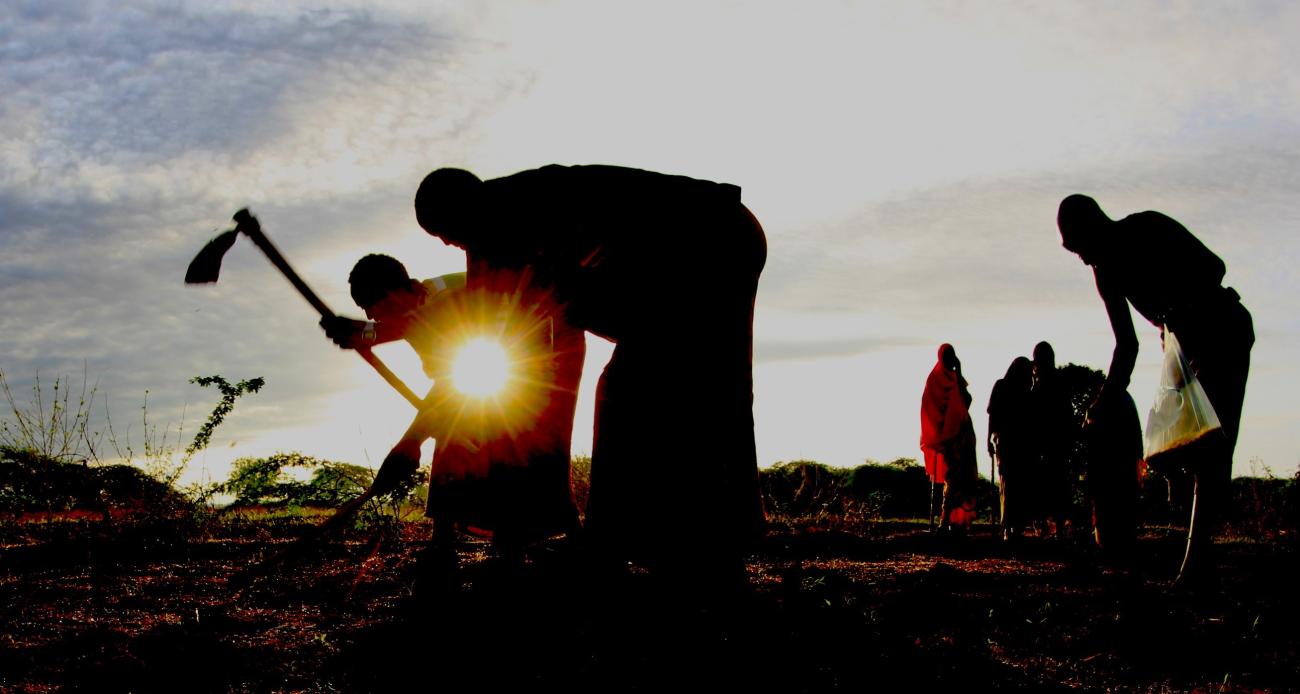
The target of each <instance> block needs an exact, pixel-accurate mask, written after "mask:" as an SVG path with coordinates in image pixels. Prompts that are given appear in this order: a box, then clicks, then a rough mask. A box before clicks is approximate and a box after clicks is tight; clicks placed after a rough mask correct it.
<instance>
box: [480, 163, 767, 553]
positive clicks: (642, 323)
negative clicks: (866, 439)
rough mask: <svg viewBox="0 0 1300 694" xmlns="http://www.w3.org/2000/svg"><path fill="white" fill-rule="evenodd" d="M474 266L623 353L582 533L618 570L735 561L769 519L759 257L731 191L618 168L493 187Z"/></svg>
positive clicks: (602, 409) (597, 448)
mask: <svg viewBox="0 0 1300 694" xmlns="http://www.w3.org/2000/svg"><path fill="white" fill-rule="evenodd" d="M484 185H485V187H486V194H485V195H486V207H487V212H486V214H487V216H488V219H489V221H488V227H489V230H488V231H487V232H484V233H480V234H476V235H475V238H474V239H471V240H469V241H467V242H466V247H467V250H468V252H469V253H470V254H471V256H472V257H476V258H481V259H483V260H485V261H486V262H489V263H492V264H493V265H507V266H516V267H527V268H530V269H531V270H532V271H533V272H535V275H536V278H537V281H538V282H539V283H541V284H544V285H545V286H548V287H550V288H552V289H553V290H554V297H555V299H556V301H557V303H558V304H559V306H560V309H561V310H562V311H563V313H564V315H565V316H566V317H567V319H568V320H569V322H570V323H571V324H572V325H574V326H575V327H577V328H580V329H584V330H588V331H591V332H593V333H595V334H597V335H599V336H601V337H605V338H607V339H609V340H611V341H613V342H615V343H616V346H615V348H614V353H613V356H612V357H611V358H610V361H609V364H608V365H607V366H606V367H605V370H604V372H603V373H602V375H601V377H600V382H599V385H598V389H597V402H596V413H595V440H594V442H593V445H592V472H591V494H590V501H589V503H588V508H587V514H586V526H587V529H588V531H589V532H590V535H591V537H592V538H593V539H594V541H595V542H596V545H597V546H598V547H600V548H602V549H603V550H604V551H606V552H608V553H609V554H614V555H619V556H620V557H622V558H633V557H637V558H645V559H648V560H651V561H652V562H667V563H677V564H679V565H682V566H685V565H687V564H690V563H691V562H698V561H724V562H731V561H736V560H738V558H739V556H740V552H742V551H743V548H744V547H746V546H747V545H748V543H749V542H750V541H752V540H754V539H756V536H757V533H758V531H759V529H760V527H761V523H762V519H763V515H762V506H761V501H760V497H759V494H758V484H757V478H758V465H757V454H756V452H755V444H754V420H753V375H752V362H753V317H754V297H755V294H756V292H757V289H758V278H759V274H760V272H761V271H762V268H763V265H764V263H765V260H766V257H767V243H766V239H765V237H764V234H763V230H762V227H760V226H759V224H758V221H757V220H756V219H755V218H754V216H753V215H752V214H751V213H750V212H749V210H747V209H746V208H745V207H744V206H743V205H742V204H741V202H740V189H739V188H737V187H735V186H731V185H726V184H718V183H712V182H709V181H700V180H695V179H691V178H686V177H683V176H668V175H664V174H658V173H653V172H649V171H641V170H638V169H627V168H621V167H613V166H546V167H542V168H540V169H536V170H531V171H524V172H521V173H517V174H514V175H512V176H506V177H504V178H498V179H493V180H489V181H486V182H485V183H484Z"/></svg>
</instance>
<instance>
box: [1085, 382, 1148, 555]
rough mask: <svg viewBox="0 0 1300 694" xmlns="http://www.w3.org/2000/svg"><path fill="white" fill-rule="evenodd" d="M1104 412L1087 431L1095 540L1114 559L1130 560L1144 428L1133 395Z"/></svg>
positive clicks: (1092, 417)
mask: <svg viewBox="0 0 1300 694" xmlns="http://www.w3.org/2000/svg"><path fill="white" fill-rule="evenodd" d="M1112 403H1113V404H1112V406H1111V407H1110V408H1109V409H1107V410H1104V411H1096V408H1094V411H1092V412H1090V413H1089V422H1088V425H1087V427H1086V428H1085V430H1084V445H1085V447H1086V449H1087V458H1088V498H1089V499H1090V501H1091V504H1092V529H1093V539H1094V540H1096V542H1097V546H1098V547H1100V548H1101V549H1102V551H1103V552H1105V553H1107V554H1108V555H1110V556H1111V557H1114V558H1128V555H1129V552H1130V551H1131V550H1132V548H1133V542H1134V539H1135V538H1136V534H1137V498H1138V466H1139V464H1140V463H1141V461H1142V424H1141V422H1140V421H1139V420H1138V413H1137V406H1136V405H1134V403H1133V398H1131V397H1129V394H1128V393H1124V395H1123V397H1122V398H1120V399H1117V400H1115V401H1112Z"/></svg>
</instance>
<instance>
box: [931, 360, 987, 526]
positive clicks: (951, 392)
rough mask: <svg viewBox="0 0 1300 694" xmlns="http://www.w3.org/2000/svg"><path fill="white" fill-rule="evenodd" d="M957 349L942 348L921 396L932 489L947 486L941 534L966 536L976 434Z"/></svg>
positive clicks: (971, 508)
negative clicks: (963, 533)
mask: <svg viewBox="0 0 1300 694" xmlns="http://www.w3.org/2000/svg"><path fill="white" fill-rule="evenodd" d="M966 386H967V383H966V379H965V378H963V377H962V375H961V361H959V360H958V359H957V351H956V350H954V349H953V346H952V345H950V344H947V343H944V344H942V345H940V346H939V359H938V361H937V362H936V363H935V365H934V368H933V369H931V370H930V375H929V377H927V378H926V380H925V391H924V393H923V394H922V396H921V451H922V452H923V453H924V454H925V473H926V475H927V476H928V477H929V478H930V481H931V483H932V484H942V485H943V505H942V509H941V511H940V518H941V520H940V526H939V530H940V532H944V533H947V532H964V531H965V530H967V529H968V528H969V527H970V522H971V521H972V520H973V519H974V517H975V495H974V493H975V480H976V477H977V475H976V471H975V428H974V425H973V424H972V423H971V417H970V404H971V395H970V391H968V390H967V388H966Z"/></svg>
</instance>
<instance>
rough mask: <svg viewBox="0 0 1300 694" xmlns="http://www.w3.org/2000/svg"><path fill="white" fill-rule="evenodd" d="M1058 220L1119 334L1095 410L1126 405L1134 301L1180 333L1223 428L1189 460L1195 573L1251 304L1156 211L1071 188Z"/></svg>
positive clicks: (1191, 568) (1236, 403)
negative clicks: (1119, 209)
mask: <svg viewBox="0 0 1300 694" xmlns="http://www.w3.org/2000/svg"><path fill="white" fill-rule="evenodd" d="M1056 221H1057V226H1058V227H1059V229H1060V232H1061V241H1062V245H1063V246H1064V247H1065V249H1066V250H1068V251H1070V252H1072V253H1074V254H1076V255H1078V256H1079V258H1080V259H1081V260H1082V261H1083V262H1084V263H1085V264H1087V265H1089V266H1091V267H1092V270H1093V275H1094V277H1095V279H1096V282H1097V293H1098V294H1099V295H1100V296H1101V300H1102V303H1103V304H1105V306H1106V314H1107V316H1109V318H1110V324H1111V328H1112V329H1113V331H1114V333H1115V352H1114V355H1113V356H1112V358H1111V363H1110V368H1109V369H1108V370H1107V372H1106V381H1105V383H1104V384H1103V386H1102V389H1101V393H1100V394H1099V395H1098V397H1097V401H1096V403H1095V404H1094V405H1093V408H1099V407H1100V408H1117V409H1118V408H1122V406H1123V402H1122V400H1123V398H1122V395H1123V393H1125V392H1126V390H1127V388H1128V385H1129V379H1130V378H1131V376H1132V374H1133V366H1134V364H1135V363H1136V360H1137V352H1138V340H1137V334H1136V332H1135V331H1134V328H1133V317H1132V315H1131V314H1130V313H1129V305H1130V304H1131V305H1132V306H1133V308H1134V309H1136V310H1137V312H1138V313H1140V314H1142V317H1143V318H1146V319H1147V320H1148V321H1150V322H1151V324H1152V325H1155V326H1157V327H1164V328H1165V329H1168V330H1169V331H1170V332H1172V333H1173V334H1174V335H1176V336H1177V337H1178V340H1179V342H1180V343H1181V344H1182V346H1183V350H1184V352H1185V354H1186V356H1187V358H1188V360H1189V361H1190V363H1191V367H1192V370H1193V371H1194V372H1195V374H1196V376H1197V378H1199V379H1200V381H1201V384H1202V385H1203V386H1204V388H1205V392H1206V395H1207V396H1209V399H1210V402H1211V404H1212V405H1213V406H1214V410H1215V412H1216V413H1217V414H1218V416H1219V421H1220V422H1221V423H1222V425H1223V433H1224V436H1222V437H1217V440H1215V441H1213V442H1211V443H1210V444H1209V445H1207V446H1206V447H1205V448H1202V449H1201V452H1200V453H1201V454H1200V455H1199V456H1197V457H1196V458H1195V459H1191V460H1186V461H1185V463H1186V465H1187V466H1188V468H1189V471H1190V472H1191V474H1192V476H1193V479H1194V483H1195V492H1194V500H1193V502H1192V514H1191V520H1190V523H1189V528H1188V533H1187V551H1186V554H1185V555H1184V557H1183V564H1182V567H1181V569H1180V571H1179V579H1180V580H1185V579H1187V578H1189V577H1195V576H1196V575H1197V574H1198V573H1202V571H1203V569H1202V568H1201V565H1202V564H1203V562H1204V561H1205V560H1204V554H1205V552H1206V551H1207V545H1209V544H1210V542H1211V539H1212V537H1213V534H1214V530H1215V528H1216V526H1217V524H1218V523H1219V519H1220V518H1221V516H1222V513H1223V507H1224V504H1225V503H1226V500H1227V494H1228V491H1229V485H1230V484H1231V481H1232V452H1233V449H1234V448H1235V447H1236V443H1237V433H1238V429H1239V427H1240V423H1241V407H1242V401H1243V400H1244V398H1245V394H1246V376H1247V374H1248V373H1249V371H1250V349H1251V346H1252V345H1253V344H1254V342H1255V331H1254V325H1253V322H1252V320H1251V316H1250V312H1249V311H1247V310H1246V308H1245V307H1244V306H1242V304H1241V301H1240V297H1239V296H1238V295H1237V292H1236V291H1234V290H1232V289H1231V288H1227V287H1224V286H1223V277H1224V274H1225V271H1226V267H1225V266H1224V263H1223V261H1222V260H1220V259H1219V257H1218V256H1216V255H1215V254H1214V253H1212V252H1211V251H1210V250H1209V249H1208V248H1206V247H1205V245H1204V244H1202V243H1201V242H1200V240H1198V239H1197V238H1196V237H1195V236H1193V235H1192V233H1191V232H1189V231H1188V230H1187V229H1186V228H1184V227H1183V225H1181V224H1179V223H1178V222H1176V221H1174V220H1173V219H1171V218H1169V217H1167V216H1165V215H1163V214H1161V213H1159V212H1139V213H1137V214H1133V215H1129V216H1127V217H1125V218H1123V219H1120V220H1112V219H1111V218H1110V217H1108V216H1107V215H1106V213H1105V212H1103V211H1102V209H1101V206H1100V205H1098V204H1097V201H1096V200H1093V199H1092V198H1090V197H1088V196H1086V195H1077V194H1076V195H1071V196H1069V197H1067V198H1065V199H1064V200H1062V201H1061V206H1060V209H1059V211H1058V212H1057V220H1056Z"/></svg>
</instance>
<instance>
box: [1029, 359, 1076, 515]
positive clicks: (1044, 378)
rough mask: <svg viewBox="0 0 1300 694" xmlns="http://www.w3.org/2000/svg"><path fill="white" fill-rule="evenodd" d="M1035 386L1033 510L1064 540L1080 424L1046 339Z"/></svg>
mask: <svg viewBox="0 0 1300 694" xmlns="http://www.w3.org/2000/svg"><path fill="white" fill-rule="evenodd" d="M1032 367H1033V388H1032V389H1031V390H1030V392H1029V401H1030V411H1031V412H1032V418H1033V438H1034V442H1033V447H1034V450H1033V462H1032V465H1033V469H1032V470H1031V472H1030V474H1031V476H1032V478H1033V480H1034V481H1033V483H1032V484H1031V486H1032V487H1033V488H1034V495H1033V496H1034V501H1035V505H1036V506H1037V509H1036V510H1035V511H1033V512H1032V515H1033V517H1034V518H1035V519H1036V520H1040V521H1044V522H1047V524H1048V526H1049V527H1050V528H1052V529H1054V531H1055V534H1056V537H1057V538H1058V539H1065V537H1066V530H1065V523H1066V521H1067V520H1069V519H1070V516H1071V515H1072V514H1071V513H1070V512H1071V510H1072V508H1073V504H1074V481H1075V480H1076V479H1078V476H1079V475H1078V471H1077V470H1075V469H1073V467H1072V466H1071V461H1070V452H1071V448H1072V447H1073V444H1074V441H1075V440H1076V439H1077V438H1078V434H1079V427H1078V425H1077V423H1076V422H1075V419H1074V410H1073V408H1072V407H1071V406H1070V394H1069V393H1068V392H1066V390H1065V387H1064V383H1063V382H1062V380H1061V377H1060V373H1059V371H1058V369H1057V368H1056V350H1055V349H1053V348H1052V345H1051V343H1049V342H1047V341H1043V342H1039V343H1038V344H1036V345H1034V359H1033V363H1032Z"/></svg>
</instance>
